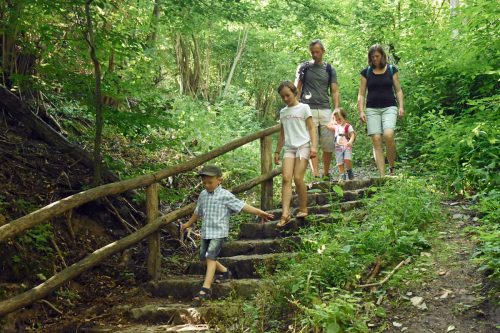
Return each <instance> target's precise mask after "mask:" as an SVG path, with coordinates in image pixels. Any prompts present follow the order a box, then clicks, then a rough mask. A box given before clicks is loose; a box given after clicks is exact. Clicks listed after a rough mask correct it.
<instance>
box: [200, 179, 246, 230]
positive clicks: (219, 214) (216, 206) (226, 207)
mask: <svg viewBox="0 0 500 333" xmlns="http://www.w3.org/2000/svg"><path fill="white" fill-rule="evenodd" d="M243 206H245V202H243V201H241V200H240V199H238V198H236V197H235V196H234V194H232V193H231V192H229V191H228V190H226V189H223V188H222V186H219V187H217V188H216V189H215V191H213V192H208V191H207V190H203V191H202V192H201V193H200V196H199V197H198V203H197V204H196V209H195V211H194V213H195V214H196V215H198V216H200V217H201V218H202V225H201V237H202V238H203V239H214V238H225V237H227V236H228V234H229V217H230V216H231V214H234V213H239V212H240V211H241V210H242V209H243Z"/></svg>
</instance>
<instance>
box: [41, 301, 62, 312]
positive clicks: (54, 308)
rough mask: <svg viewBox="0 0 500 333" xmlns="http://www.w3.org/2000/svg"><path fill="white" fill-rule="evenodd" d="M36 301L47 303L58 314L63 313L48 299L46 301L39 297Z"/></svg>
mask: <svg viewBox="0 0 500 333" xmlns="http://www.w3.org/2000/svg"><path fill="white" fill-rule="evenodd" d="M38 302H40V303H43V304H45V305H47V306H48V307H49V308H51V309H52V310H54V311H55V312H57V313H59V314H60V315H62V314H63V312H62V311H61V310H59V309H58V308H56V306H55V305H54V304H52V303H50V302H49V301H47V300H44V299H41V300H39V301H38Z"/></svg>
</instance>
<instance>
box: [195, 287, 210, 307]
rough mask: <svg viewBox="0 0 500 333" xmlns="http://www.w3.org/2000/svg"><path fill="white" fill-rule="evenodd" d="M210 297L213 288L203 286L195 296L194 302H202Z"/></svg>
mask: <svg viewBox="0 0 500 333" xmlns="http://www.w3.org/2000/svg"><path fill="white" fill-rule="evenodd" d="M202 292H203V293H202ZM210 297H212V290H211V289H209V288H205V287H201V290H200V291H198V293H197V294H196V296H195V297H194V298H193V302H195V303H196V304H200V303H202V302H203V301H205V300H207V299H209V298H210Z"/></svg>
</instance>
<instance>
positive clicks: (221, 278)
mask: <svg viewBox="0 0 500 333" xmlns="http://www.w3.org/2000/svg"><path fill="white" fill-rule="evenodd" d="M232 277H233V274H231V271H230V270H229V269H228V270H227V271H225V272H224V273H220V274H217V275H215V279H214V283H222V282H226V281H229V280H231V278H232Z"/></svg>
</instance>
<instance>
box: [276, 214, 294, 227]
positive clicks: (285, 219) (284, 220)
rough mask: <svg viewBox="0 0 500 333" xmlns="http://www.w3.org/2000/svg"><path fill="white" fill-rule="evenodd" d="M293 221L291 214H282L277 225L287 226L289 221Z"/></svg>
mask: <svg viewBox="0 0 500 333" xmlns="http://www.w3.org/2000/svg"><path fill="white" fill-rule="evenodd" d="M291 221H292V217H291V216H290V215H288V216H281V219H280V221H279V222H278V224H277V225H276V226H277V227H279V228H282V227H284V226H286V225H287V224H288V223H290V222H291Z"/></svg>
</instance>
